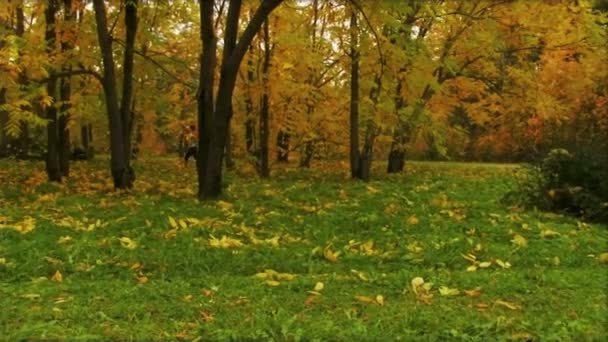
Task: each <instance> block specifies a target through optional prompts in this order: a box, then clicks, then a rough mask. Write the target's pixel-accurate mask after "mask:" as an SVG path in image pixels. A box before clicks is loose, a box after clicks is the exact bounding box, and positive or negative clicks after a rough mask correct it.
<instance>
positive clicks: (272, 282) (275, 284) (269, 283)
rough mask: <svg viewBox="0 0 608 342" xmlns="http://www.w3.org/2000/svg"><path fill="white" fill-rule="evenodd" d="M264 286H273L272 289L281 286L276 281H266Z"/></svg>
mask: <svg viewBox="0 0 608 342" xmlns="http://www.w3.org/2000/svg"><path fill="white" fill-rule="evenodd" d="M266 285H268V286H273V287H274V286H279V285H281V283H279V282H278V281H276V280H266Z"/></svg>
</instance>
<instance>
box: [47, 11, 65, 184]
mask: <svg viewBox="0 0 608 342" xmlns="http://www.w3.org/2000/svg"><path fill="white" fill-rule="evenodd" d="M56 12H57V2H56V0H48V1H47V6H46V9H45V11H44V18H45V20H46V28H45V34H44V39H45V42H46V45H47V47H46V49H47V53H49V54H52V53H53V52H54V50H55V13H56ZM46 92H47V95H48V96H50V97H52V98H53V99H56V98H57V77H56V76H55V70H53V69H51V70H49V79H48V81H47V85H46ZM55 102H56V101H53V104H51V105H49V106H47V107H46V118H47V120H48V124H47V155H46V173H47V175H48V177H49V180H50V181H53V182H61V170H60V168H59V148H58V147H59V132H58V122H57V106H56V105H55Z"/></svg>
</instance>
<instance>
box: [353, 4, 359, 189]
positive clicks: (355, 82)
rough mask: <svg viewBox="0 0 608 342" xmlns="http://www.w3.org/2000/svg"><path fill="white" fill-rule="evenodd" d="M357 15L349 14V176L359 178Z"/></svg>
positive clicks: (354, 13)
mask: <svg viewBox="0 0 608 342" xmlns="http://www.w3.org/2000/svg"><path fill="white" fill-rule="evenodd" d="M358 34H359V32H358V29H357V13H356V12H355V11H354V9H353V10H352V11H351V14H350V57H351V68H350V174H351V177H352V178H359V179H360V178H361V170H360V166H361V161H360V160H359V159H360V158H361V156H360V154H359V50H358V49H359V48H358Z"/></svg>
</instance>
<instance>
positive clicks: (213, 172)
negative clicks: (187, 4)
mask: <svg viewBox="0 0 608 342" xmlns="http://www.w3.org/2000/svg"><path fill="white" fill-rule="evenodd" d="M281 2H282V0H266V1H263V2H262V3H261V4H260V5H259V7H258V9H257V10H256V12H255V14H254V15H253V18H252V19H251V21H250V22H249V24H248V25H247V28H246V29H245V31H244V32H243V34H242V36H241V39H240V40H239V42H238V44H236V39H237V33H238V32H237V31H238V26H239V14H240V10H241V1H240V0H233V1H230V4H229V7H228V15H227V17H226V28H225V34H224V55H223V59H222V67H221V72H220V80H219V86H218V92H217V99H216V104H215V111H214V112H213V117H212V118H211V125H210V127H211V129H210V133H211V137H210V144H209V146H208V148H207V151H199V153H200V152H203V153H205V154H204V155H203V156H202V157H203V158H204V159H205V160H204V161H202V162H201V164H203V165H204V170H203V171H204V172H202V176H203V177H202V178H201V172H200V171H199V197H200V198H217V197H218V196H219V195H220V194H221V185H222V162H223V159H224V149H225V146H226V137H227V134H228V127H229V123H230V120H231V118H232V95H233V93H234V86H235V83H236V77H237V73H238V69H239V65H240V64H241V61H242V60H243V57H244V56H245V53H246V52H247V48H248V47H249V45H250V44H251V41H252V40H253V37H254V36H255V34H256V32H258V31H259V29H260V27H261V26H262V24H263V22H264V20H265V19H266V17H267V16H268V15H269V14H270V12H272V10H274V8H276V7H277V6H278V5H279V4H280V3H281ZM207 3H209V4H207ZM203 31H210V32H211V36H212V37H213V2H212V1H205V2H202V3H201V38H202V40H203V55H205V54H206V52H209V49H208V48H207V49H206V48H205V42H206V40H207V39H206V38H205V37H206V36H207V35H206V34H203ZM212 41H213V40H212ZM208 42H209V41H207V43H208ZM213 42H214V41H213ZM213 52H214V53H215V51H213ZM203 65H204V64H202V65H201V67H203ZM205 66H206V65H205ZM203 69H207V68H203ZM211 72H213V69H211ZM209 85H211V87H209V88H208V89H209V90H210V91H212V90H213V87H212V85H213V83H209V84H205V85H204V86H205V87H207V86H209ZM199 109H200V106H199ZM202 118H204V114H203V113H201V112H199V121H200V120H201V119H202ZM203 158H201V159H203Z"/></svg>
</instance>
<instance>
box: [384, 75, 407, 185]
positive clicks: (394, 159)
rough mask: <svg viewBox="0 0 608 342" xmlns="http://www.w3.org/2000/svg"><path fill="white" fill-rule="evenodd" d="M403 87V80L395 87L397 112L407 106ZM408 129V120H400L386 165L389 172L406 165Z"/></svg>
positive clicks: (396, 170) (397, 171)
mask: <svg viewBox="0 0 608 342" xmlns="http://www.w3.org/2000/svg"><path fill="white" fill-rule="evenodd" d="M402 87H403V84H402V81H399V82H398V83H397V87H396V89H395V110H396V112H397V113H399V112H400V111H401V110H402V109H403V108H405V106H406V105H405V100H404V99H403V97H402V96H401V88H402ZM407 131H408V129H407V123H406V122H400V123H398V124H397V127H396V129H395V132H394V133H393V142H392V143H391V149H390V152H389V154H388V165H387V167H386V172H387V173H399V172H401V171H403V168H404V166H405V144H406V143H407V141H408V133H407Z"/></svg>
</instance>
